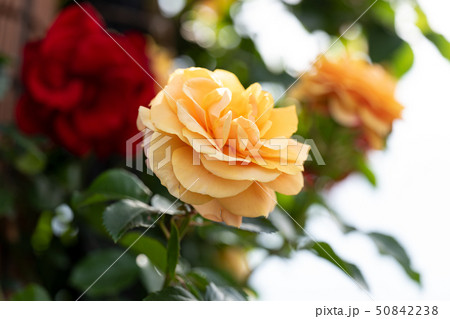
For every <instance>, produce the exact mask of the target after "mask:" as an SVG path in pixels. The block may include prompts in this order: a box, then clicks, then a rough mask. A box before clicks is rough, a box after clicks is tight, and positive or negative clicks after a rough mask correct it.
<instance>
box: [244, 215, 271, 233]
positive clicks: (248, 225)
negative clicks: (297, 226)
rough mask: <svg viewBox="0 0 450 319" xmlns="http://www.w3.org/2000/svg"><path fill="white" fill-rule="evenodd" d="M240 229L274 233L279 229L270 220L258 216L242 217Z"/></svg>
mask: <svg viewBox="0 0 450 319" xmlns="http://www.w3.org/2000/svg"><path fill="white" fill-rule="evenodd" d="M240 229H242V230H247V231H251V232H254V233H274V232H276V231H277V229H276V228H275V226H273V225H272V223H271V222H270V220H268V219H267V218H264V217H258V218H247V217H244V218H242V224H241V227H240Z"/></svg>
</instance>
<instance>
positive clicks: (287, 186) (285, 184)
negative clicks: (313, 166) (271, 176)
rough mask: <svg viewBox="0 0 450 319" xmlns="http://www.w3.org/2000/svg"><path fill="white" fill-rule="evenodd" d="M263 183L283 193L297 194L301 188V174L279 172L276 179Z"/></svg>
mask: <svg viewBox="0 0 450 319" xmlns="http://www.w3.org/2000/svg"><path fill="white" fill-rule="evenodd" d="M265 185H266V186H267V187H269V188H272V189H273V190H274V191H276V192H278V193H281V194H284V195H297V194H298V193H299V192H300V191H301V190H302V188H303V174H302V173H298V174H296V175H289V174H281V175H280V176H279V177H278V178H277V179H275V180H274V181H271V182H268V183H265Z"/></svg>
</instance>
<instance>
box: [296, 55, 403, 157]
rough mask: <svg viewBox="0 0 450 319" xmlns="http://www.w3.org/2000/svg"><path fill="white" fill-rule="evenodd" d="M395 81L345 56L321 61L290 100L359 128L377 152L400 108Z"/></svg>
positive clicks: (397, 116) (378, 67) (380, 70)
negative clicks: (321, 109) (302, 103)
mask: <svg viewBox="0 0 450 319" xmlns="http://www.w3.org/2000/svg"><path fill="white" fill-rule="evenodd" d="M395 87H396V83H395V80H394V79H393V78H392V77H391V76H390V75H389V74H388V73H387V72H386V71H385V70H384V69H383V68H382V67H381V66H379V65H371V64H369V63H368V62H366V61H364V60H355V59H351V58H350V57H348V56H346V57H343V58H340V59H338V60H333V61H332V60H329V59H327V58H325V57H323V58H321V59H320V60H319V61H318V62H317V63H316V64H315V65H314V67H313V69H312V70H311V71H310V72H308V73H307V74H305V76H304V77H303V79H302V81H301V83H300V84H299V85H298V86H297V87H296V88H294V89H293V90H292V91H291V94H290V95H291V96H293V97H295V98H298V99H299V100H302V101H304V102H306V105H308V106H310V107H313V108H325V109H327V110H328V111H329V113H330V114H331V116H332V117H333V118H334V120H335V121H336V122H338V123H339V124H341V125H343V126H346V127H357V128H361V129H362V130H363V132H364V135H365V137H366V139H367V140H368V142H369V144H370V146H371V147H373V148H375V149H381V148H383V145H384V140H385V138H386V136H387V135H388V134H389V133H390V131H391V129H392V123H393V121H394V120H395V119H398V118H400V117H401V113H402V110H403V106H402V105H401V104H400V103H398V102H397V100H396V99H395V96H394V94H395Z"/></svg>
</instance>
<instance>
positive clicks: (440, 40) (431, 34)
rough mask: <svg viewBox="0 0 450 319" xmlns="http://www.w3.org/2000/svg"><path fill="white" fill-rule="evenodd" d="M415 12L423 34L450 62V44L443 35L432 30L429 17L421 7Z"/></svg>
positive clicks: (417, 6)
mask: <svg viewBox="0 0 450 319" xmlns="http://www.w3.org/2000/svg"><path fill="white" fill-rule="evenodd" d="M415 10H416V14H417V21H416V25H417V27H418V28H419V29H420V31H422V34H423V35H424V36H425V37H426V38H427V39H428V40H430V41H431V42H432V43H433V44H434V45H435V46H436V48H437V49H438V50H439V52H440V53H441V55H442V56H443V57H444V58H446V59H447V60H450V42H449V41H448V40H447V39H446V38H445V37H444V36H443V35H442V34H440V33H437V32H435V31H434V30H432V29H431V27H430V25H429V23H428V19H427V16H426V14H425V12H423V10H422V9H421V8H420V6H419V5H416V7H415Z"/></svg>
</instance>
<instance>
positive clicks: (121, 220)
mask: <svg viewBox="0 0 450 319" xmlns="http://www.w3.org/2000/svg"><path fill="white" fill-rule="evenodd" d="M157 213H159V211H158V210H156V209H154V208H153V207H151V206H149V205H147V204H144V203H142V202H140V201H137V200H131V199H123V200H121V201H119V202H117V203H114V204H111V205H109V206H108V207H107V208H106V210H105V211H104V213H103V224H104V225H105V228H106V229H107V230H108V232H109V233H110V235H111V237H112V238H113V240H114V241H115V242H117V241H118V240H119V239H120V237H122V235H123V234H124V233H125V232H126V231H127V230H130V229H132V228H135V227H140V226H143V227H149V226H150V225H151V221H152V217H153V215H155V214H157Z"/></svg>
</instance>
